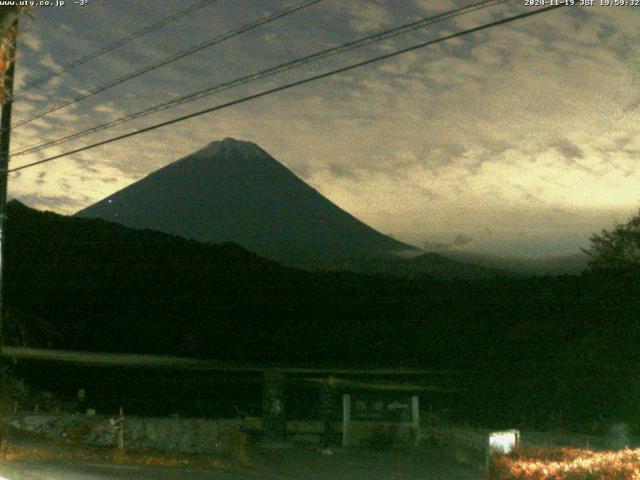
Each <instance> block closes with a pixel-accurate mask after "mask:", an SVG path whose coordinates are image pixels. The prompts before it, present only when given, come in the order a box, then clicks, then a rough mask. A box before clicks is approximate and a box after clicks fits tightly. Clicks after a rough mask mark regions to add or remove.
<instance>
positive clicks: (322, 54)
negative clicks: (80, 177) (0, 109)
mask: <svg viewBox="0 0 640 480" xmlns="http://www.w3.org/2000/svg"><path fill="white" fill-rule="evenodd" d="M506 1H507V0H484V1H481V2H477V3H474V4H471V5H467V6H464V7H460V8H457V9H454V10H451V11H447V12H445V13H441V14H438V15H434V16H431V17H426V18H422V19H420V20H418V21H415V22H411V23H407V24H404V25H401V26H399V27H394V28H391V29H388V30H384V31H382V32H378V33H375V34H373V35H369V36H366V37H363V38H360V39H357V40H353V41H350V42H347V43H344V44H342V45H339V46H336V47H331V48H327V49H324V50H321V51H319V52H316V53H314V54H311V55H308V56H304V57H301V58H297V59H295V60H291V61H288V62H285V63H282V64H279V65H277V66H275V67H270V68H267V69H265V70H262V71H260V72H257V73H253V74H250V75H247V76H244V77H240V78H236V79H234V80H231V81H228V82H224V83H221V84H217V85H214V86H212V87H208V88H206V89H204V90H200V91H197V92H195V93H191V94H189V95H185V96H182V97H180V98H177V99H174V100H170V101H168V102H164V103H161V104H158V105H155V106H153V107H150V108H147V109H144V110H141V111H138V112H135V113H131V114H128V115H124V116H122V117H120V118H117V119H114V120H110V121H108V122H106V123H102V124H100V125H96V126H93V127H90V128H87V129H84V130H79V131H76V132H73V133H71V134H69V135H65V136H62V137H59V138H56V139H53V140H49V141H47V142H44V143H42V144H40V145H35V146H33V147H29V148H26V149H23V150H20V151H18V152H16V153H13V154H12V157H17V156H20V155H27V154H30V153H34V152H37V151H40V150H43V149H45V148H48V147H52V146H55V145H60V144H62V143H66V142H69V141H71V140H76V139H78V138H82V137H85V136H87V135H91V134H94V133H97V132H100V131H102V130H105V129H107V128H111V127H115V126H118V125H122V124H124V123H127V122H130V121H132V120H137V119H139V118H142V117H145V116H147V115H151V114H152V113H157V112H160V111H163V110H167V109H169V108H172V107H176V106H178V105H182V104H185V103H188V102H193V101H195V100H199V99H201V98H204V97H207V96H210V95H213V94H216V93H220V92H222V91H225V90H229V89H231V88H234V87H236V86H239V85H244V84H247V83H251V82H255V81H257V80H261V79H263V78H267V77H270V76H273V75H276V74H278V73H281V72H284V71H288V70H292V69H294V68H298V67H301V66H303V65H306V64H309V63H312V62H315V61H318V60H322V59H325V58H327V57H330V56H333V55H337V54H340V53H344V52H347V51H351V50H355V49H357V48H362V47H365V46H368V45H372V44H374V43H377V42H381V41H383V40H388V39H390V38H393V37H396V36H399V35H402V34H404V33H407V32H410V31H414V30H417V29H420V28H423V27H425V26H427V25H432V24H434V23H437V22H441V21H444V20H449V19H451V18H454V17H457V16H459V15H463V14H467V13H469V12H473V11H476V10H480V9H483V8H487V7H489V6H492V5H497V4H501V3H505V2H506Z"/></svg>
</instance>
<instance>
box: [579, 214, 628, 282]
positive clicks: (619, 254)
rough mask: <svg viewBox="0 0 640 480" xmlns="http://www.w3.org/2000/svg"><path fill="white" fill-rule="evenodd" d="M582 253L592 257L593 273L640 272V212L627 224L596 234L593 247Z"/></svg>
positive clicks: (590, 264) (592, 241)
mask: <svg viewBox="0 0 640 480" xmlns="http://www.w3.org/2000/svg"><path fill="white" fill-rule="evenodd" d="M582 251H583V252H585V253H586V254H587V255H589V257H590V258H589V269H590V270H591V271H592V272H638V271H640V210H639V211H638V213H637V214H636V215H635V216H633V217H632V218H631V219H630V220H629V221H628V222H627V223H624V224H617V225H616V226H615V227H614V228H613V229H612V230H602V233H601V234H600V235H597V234H594V235H593V236H592V237H591V246H590V247H589V248H587V249H582Z"/></svg>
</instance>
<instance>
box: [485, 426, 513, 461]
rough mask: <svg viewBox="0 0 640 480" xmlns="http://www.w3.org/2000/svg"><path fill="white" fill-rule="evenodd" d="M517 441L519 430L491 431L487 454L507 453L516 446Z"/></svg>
mask: <svg viewBox="0 0 640 480" xmlns="http://www.w3.org/2000/svg"><path fill="white" fill-rule="evenodd" d="M519 442H520V432H519V431H518V430H507V431H504V432H492V433H490V434H489V454H492V453H503V454H505V455H506V454H509V453H511V452H512V451H513V449H514V448H516V447H517V446H518V443H519Z"/></svg>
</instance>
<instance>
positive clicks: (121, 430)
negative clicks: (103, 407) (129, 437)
mask: <svg viewBox="0 0 640 480" xmlns="http://www.w3.org/2000/svg"><path fill="white" fill-rule="evenodd" d="M118 449H120V450H124V411H123V410H122V407H120V418H119V428H118Z"/></svg>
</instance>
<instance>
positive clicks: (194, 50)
mask: <svg viewBox="0 0 640 480" xmlns="http://www.w3.org/2000/svg"><path fill="white" fill-rule="evenodd" d="M322 1H324V0H309V1H307V2H305V3H302V4H300V5H296V6H292V7H289V8H286V9H284V10H282V11H280V12H278V13H274V14H272V15H268V16H266V17H262V18H260V19H258V20H257V21H255V22H252V23H249V24H247V25H243V26H242V27H240V28H237V29H234V30H230V31H228V32H227V33H224V34H222V35H217V36H216V37H214V38H213V39H211V40H207V41H206V42H202V43H200V44H198V45H194V46H192V47H190V48H188V49H186V50H183V51H182V52H180V53H177V54H175V55H172V56H170V57H168V58H165V59H163V60H160V61H159V62H156V63H152V64H150V65H147V66H146V67H143V68H140V69H138V70H136V71H134V72H132V73H129V74H127V75H124V76H122V77H118V78H116V79H115V80H112V81H110V82H108V83H106V84H104V85H101V86H99V87H96V88H93V89H92V90H89V91H88V92H86V93H83V94H81V95H78V96H76V97H73V98H70V99H68V100H65V101H63V102H60V103H58V104H56V105H53V106H51V107H48V108H45V109H44V110H40V111H39V112H36V113H34V114H33V115H31V116H29V117H27V118H24V119H22V120H20V121H18V122H16V123H15V124H13V126H12V128H14V129H15V128H18V127H21V126H23V125H26V124H27V123H30V122H32V121H34V120H36V119H38V118H41V117H44V116H45V115H48V114H50V113H52V112H55V111H57V110H60V109H62V108H65V107H68V106H69V105H73V104H74V103H78V102H80V101H82V100H85V99H87V98H89V97H93V96H94V95H97V94H98V93H102V92H104V91H106V90H109V89H111V88H113V87H115V86H118V85H120V84H122V83H124V82H127V81H129V80H133V79H134V78H137V77H139V76H141V75H144V74H145V73H149V72H151V71H153V70H157V69H158V68H160V67H164V66H165V65H169V64H170V63H173V62H175V61H178V60H181V59H183V58H185V57H188V56H190V55H193V54H194V53H197V52H199V51H201V50H204V49H205V48H209V47H212V46H213V45H217V44H219V43H222V42H224V41H226V40H229V39H230V38H233V37H236V36H238V35H241V34H243V33H245V32H248V31H251V30H255V29H256V28H258V27H261V26H262V25H266V24H268V23H271V22H274V21H276V20H278V19H280V18H283V17H286V16H288V15H291V14H293V13H295V12H298V11H300V10H302V9H304V8H307V7H310V6H312V5H315V4H316V3H320V2H322Z"/></svg>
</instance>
